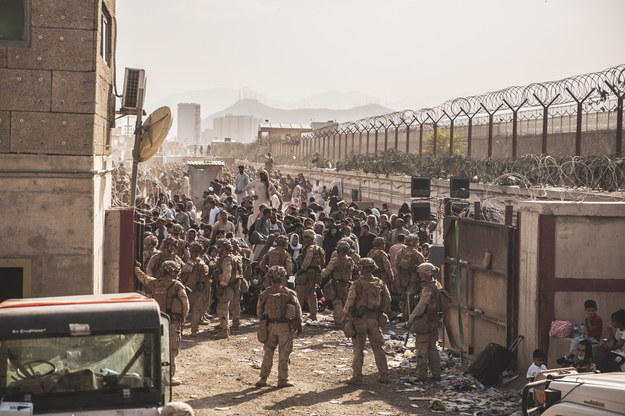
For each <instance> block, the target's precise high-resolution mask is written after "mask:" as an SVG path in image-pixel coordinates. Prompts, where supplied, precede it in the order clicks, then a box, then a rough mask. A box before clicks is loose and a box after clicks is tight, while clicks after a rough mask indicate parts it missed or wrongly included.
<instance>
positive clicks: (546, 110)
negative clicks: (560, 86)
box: [532, 94, 560, 155]
mask: <svg viewBox="0 0 625 416" xmlns="http://www.w3.org/2000/svg"><path fill="white" fill-rule="evenodd" d="M532 95H533V96H534V98H536V100H537V101H538V103H539V104H540V105H541V106H542V107H543V137H542V149H541V151H542V154H543V155H544V154H547V127H548V121H549V119H548V117H549V106H551V104H553V103H554V102H555V101H556V99H557V98H558V97H559V96H560V94H556V96H555V97H553V100H551V101H550V102H549V104H545V103H543V102H542V100H541V99H540V98H538V97H537V96H536V94H532Z"/></svg>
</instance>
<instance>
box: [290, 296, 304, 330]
mask: <svg viewBox="0 0 625 416" xmlns="http://www.w3.org/2000/svg"><path fill="white" fill-rule="evenodd" d="M291 301H292V302H293V304H294V305H295V322H297V323H298V324H300V325H301V323H302V306H301V305H300V304H299V300H298V299H297V295H296V294H295V293H292V294H291Z"/></svg>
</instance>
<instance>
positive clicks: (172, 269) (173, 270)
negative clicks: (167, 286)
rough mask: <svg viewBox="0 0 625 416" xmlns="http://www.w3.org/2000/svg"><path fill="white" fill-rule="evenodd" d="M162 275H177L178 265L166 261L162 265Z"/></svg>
mask: <svg viewBox="0 0 625 416" xmlns="http://www.w3.org/2000/svg"><path fill="white" fill-rule="evenodd" d="M162 268H163V274H178V273H179V272H180V264H178V263H177V262H175V261H173V260H167V261H164V262H163V265H162Z"/></svg>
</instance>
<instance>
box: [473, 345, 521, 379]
mask: <svg viewBox="0 0 625 416" xmlns="http://www.w3.org/2000/svg"><path fill="white" fill-rule="evenodd" d="M522 339H523V337H522V336H519V337H517V338H516V339H515V340H514V342H513V343H512V345H511V346H510V348H506V347H503V346H501V345H499V344H495V343H493V342H491V343H490V344H488V345H487V346H486V348H484V350H483V351H482V352H481V353H480V354H479V355H478V356H477V358H476V360H475V361H473V363H472V364H471V365H470V366H469V369H468V372H469V373H470V374H471V375H472V376H473V377H475V379H476V380H477V381H479V382H480V383H482V384H483V385H485V386H494V385H495V384H497V383H499V381H500V378H501V374H502V373H503V372H504V370H505V369H506V367H508V365H510V363H511V362H512V359H513V358H514V351H515V350H516V348H517V346H518V345H519V343H520V342H521V340H522Z"/></svg>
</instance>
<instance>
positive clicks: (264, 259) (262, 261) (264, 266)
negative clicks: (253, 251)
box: [258, 252, 269, 273]
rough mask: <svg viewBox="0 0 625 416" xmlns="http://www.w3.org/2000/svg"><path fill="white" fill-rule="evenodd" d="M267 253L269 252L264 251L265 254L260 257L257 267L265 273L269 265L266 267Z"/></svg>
mask: <svg viewBox="0 0 625 416" xmlns="http://www.w3.org/2000/svg"><path fill="white" fill-rule="evenodd" d="M267 254H269V253H268V252H267V253H265V255H264V256H263V258H262V259H260V263H258V268H260V269H261V270H262V271H264V272H265V273H267V270H269V267H267V261H268V260H267Z"/></svg>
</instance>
